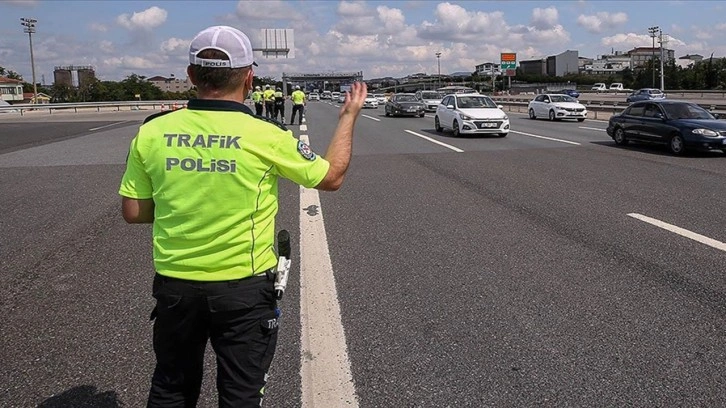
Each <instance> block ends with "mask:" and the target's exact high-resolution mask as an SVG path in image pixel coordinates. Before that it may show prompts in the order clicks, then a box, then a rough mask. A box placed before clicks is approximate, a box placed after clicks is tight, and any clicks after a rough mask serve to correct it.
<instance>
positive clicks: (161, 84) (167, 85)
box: [147, 75, 194, 92]
mask: <svg viewBox="0 0 726 408" xmlns="http://www.w3.org/2000/svg"><path fill="white" fill-rule="evenodd" d="M147 81H149V82H151V83H152V84H154V86H156V87H157V88H159V89H161V90H162V91H164V92H186V91H188V90H190V89H192V88H193V87H194V85H193V84H192V81H190V80H189V78H187V79H184V80H182V79H178V78H174V76H173V75H172V77H171V78H165V77H163V76H159V75H157V76H154V77H151V78H148V79H147Z"/></svg>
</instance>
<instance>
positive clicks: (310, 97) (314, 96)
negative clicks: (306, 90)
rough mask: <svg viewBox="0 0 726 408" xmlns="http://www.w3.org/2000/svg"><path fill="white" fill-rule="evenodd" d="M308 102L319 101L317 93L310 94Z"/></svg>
mask: <svg viewBox="0 0 726 408" xmlns="http://www.w3.org/2000/svg"><path fill="white" fill-rule="evenodd" d="M308 100H309V101H319V100H320V94H319V93H317V92H311V93H310V95H308Z"/></svg>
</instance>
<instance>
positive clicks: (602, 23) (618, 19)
mask: <svg viewBox="0 0 726 408" xmlns="http://www.w3.org/2000/svg"><path fill="white" fill-rule="evenodd" d="M627 21H628V15H627V14H625V13H623V12H618V13H609V12H607V11H601V12H598V13H596V14H594V15H584V14H581V15H580V16H579V17H577V24H578V25H579V26H581V27H583V28H585V30H587V31H589V32H591V33H601V32H603V31H605V30H607V29H610V28H614V27H617V26H619V25H622V24H625V23H626V22H627Z"/></svg>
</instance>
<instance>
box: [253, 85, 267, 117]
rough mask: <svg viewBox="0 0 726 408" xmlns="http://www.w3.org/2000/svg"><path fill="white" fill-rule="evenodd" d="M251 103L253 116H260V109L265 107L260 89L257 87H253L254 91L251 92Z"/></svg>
mask: <svg viewBox="0 0 726 408" xmlns="http://www.w3.org/2000/svg"><path fill="white" fill-rule="evenodd" d="M252 102H254V104H255V115H257V116H262V108H263V107H264V106H265V103H264V101H263V100H262V89H261V88H260V86H259V85H257V86H256V87H255V91H254V92H252Z"/></svg>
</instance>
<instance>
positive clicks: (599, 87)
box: [590, 82, 608, 92]
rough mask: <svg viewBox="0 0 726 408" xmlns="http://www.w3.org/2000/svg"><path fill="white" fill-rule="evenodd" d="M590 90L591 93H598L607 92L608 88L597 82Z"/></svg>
mask: <svg viewBox="0 0 726 408" xmlns="http://www.w3.org/2000/svg"><path fill="white" fill-rule="evenodd" d="M590 90H591V91H598V92H602V91H607V90H608V86H607V85H605V84H604V83H602V82H598V83H596V84H594V85H593V86H592V88H590Z"/></svg>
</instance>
